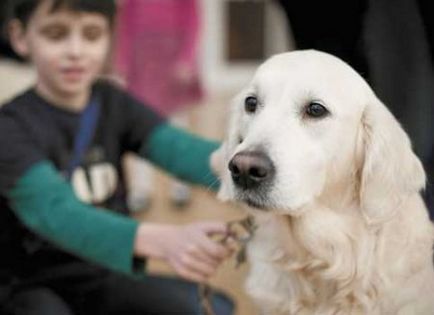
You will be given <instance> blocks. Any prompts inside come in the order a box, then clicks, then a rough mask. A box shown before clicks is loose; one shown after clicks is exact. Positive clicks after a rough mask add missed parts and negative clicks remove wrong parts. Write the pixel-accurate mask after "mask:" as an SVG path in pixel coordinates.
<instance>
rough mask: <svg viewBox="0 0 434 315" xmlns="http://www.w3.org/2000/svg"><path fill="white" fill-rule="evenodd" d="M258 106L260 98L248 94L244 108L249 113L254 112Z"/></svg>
mask: <svg viewBox="0 0 434 315" xmlns="http://www.w3.org/2000/svg"><path fill="white" fill-rule="evenodd" d="M257 107H258V99H257V98H256V97H254V96H248V97H247V98H246V99H245V100H244V108H245V110H246V112H248V113H254V112H255V111H256V108H257Z"/></svg>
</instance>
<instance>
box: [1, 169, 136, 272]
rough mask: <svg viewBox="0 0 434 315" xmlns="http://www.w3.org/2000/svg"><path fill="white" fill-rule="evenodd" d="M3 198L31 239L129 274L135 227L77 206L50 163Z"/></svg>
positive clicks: (27, 174)
mask: <svg viewBox="0 0 434 315" xmlns="http://www.w3.org/2000/svg"><path fill="white" fill-rule="evenodd" d="M8 197H9V200H10V204H11V207H12V208H13V211H15V213H16V215H17V216H18V218H19V219H20V220H21V221H22V222H23V224H25V225H26V226H27V227H28V228H29V229H31V230H33V231H34V232H36V233H37V234H39V235H41V236H42V237H44V238H46V239H48V240H50V241H51V242H53V243H54V244H56V245H57V246H59V247H61V248H63V249H64V250H67V251H69V252H71V253H73V254H76V255H77V256H80V257H82V258H84V259H87V260H89V261H92V262H95V263H98V264H100V265H102V266H104V267H107V268H110V269H113V270H116V271H122V272H125V273H130V272H132V268H133V244H134V238H135V234H136V230H137V225H138V223H137V222H136V221H135V220H133V219H131V218H128V217H125V216H122V215H119V214H116V213H113V212H108V211H104V210H103V209H98V208H95V207H93V206H90V205H87V204H84V203H82V202H81V201H79V200H78V199H77V198H76V196H75V194H74V192H73V190H72V187H71V186H70V185H69V184H68V183H67V182H66V181H65V180H63V178H62V177H61V176H60V174H58V172H57V171H56V170H55V168H54V167H53V165H52V164H51V163H49V162H46V161H43V162H39V163H37V164H35V165H34V166H32V167H31V168H30V169H29V170H28V171H26V172H25V174H24V175H23V176H22V177H21V178H20V179H19V180H18V182H17V183H16V184H15V186H14V188H13V189H12V191H11V192H10V194H9V196H8Z"/></svg>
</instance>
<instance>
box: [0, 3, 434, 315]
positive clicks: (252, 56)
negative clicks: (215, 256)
mask: <svg viewBox="0 0 434 315" xmlns="http://www.w3.org/2000/svg"><path fill="white" fill-rule="evenodd" d="M3 2H4V1H3V0H2V3H3ZM3 5H4V4H0V10H1V11H0V13H1V19H2V21H4V20H5V19H6V12H5V9H4V7H3ZM118 5H119V17H118V25H117V36H116V38H115V39H114V49H113V56H112V58H111V60H110V62H109V63H108V65H107V73H106V76H109V77H110V78H114V79H115V80H116V81H117V82H118V83H119V84H122V85H123V86H124V87H125V88H127V89H129V90H130V91H131V92H132V93H134V94H135V95H136V96H137V97H139V98H141V99H142V100H143V101H145V102H148V103H150V104H152V105H153V106H155V108H156V109H157V110H159V111H160V112H161V113H163V114H164V115H166V116H167V117H169V119H171V120H172V121H173V123H174V124H177V125H179V126H181V127H183V128H186V129H189V130H190V131H192V132H194V133H197V134H199V135H202V136H205V137H208V138H211V139H216V140H221V139H223V137H224V134H225V129H226V128H225V127H226V123H227V118H228V111H229V108H230V100H231V98H232V97H233V96H234V95H235V94H236V93H237V92H238V91H239V90H240V89H241V88H242V87H243V86H244V85H245V84H246V83H247V82H248V81H249V80H250V79H251V77H252V75H253V73H254V71H255V69H256V68H257V67H258V65H259V64H261V63H262V62H263V61H264V60H265V59H266V58H268V57H269V56H271V55H273V54H276V53H279V52H284V51H290V50H293V49H306V48H315V49H319V50H324V51H328V52H330V53H333V54H335V55H337V56H339V57H341V58H342V59H344V60H345V61H347V62H348V63H350V65H352V66H353V67H354V68H355V69H356V70H357V71H358V72H359V73H360V74H361V75H362V76H363V77H365V78H366V79H367V80H368V82H369V83H370V84H371V85H372V86H373V88H374V90H375V91H376V93H377V94H378V95H379V96H380V98H381V99H382V100H383V101H384V102H385V103H386V105H388V106H389V107H390V109H391V110H392V111H393V112H394V114H395V115H396V116H397V117H398V119H399V120H400V121H401V123H402V124H403V126H404V128H405V129H406V130H407V132H408V133H409V134H410V136H411V138H412V141H413V144H414V147H415V150H416V152H417V154H418V155H419V157H420V158H421V159H422V160H423V161H424V164H425V167H426V170H427V174H428V189H427V192H426V198H427V201H428V202H431V199H430V198H432V197H430V193H431V192H432V184H431V182H432V180H433V174H434V172H433V134H434V132H433V131H434V129H433V128H434V127H433V117H434V114H433V104H434V89H433V87H434V86H433V83H434V79H433V78H434V76H433V67H432V64H433V57H432V56H433V54H432V43H433V38H434V37H433V27H432V24H433V22H432V21H434V19H432V15H433V14H431V13H430V12H431V11H430V10H428V9H427V5H428V1H412V0H395V1H392V0H378V1H368V0H365V1H362V0H354V1H323V2H321V1H313V0H305V1H285V0H282V1H273V0H136V1H134V0H131V1H130V0H120V1H118ZM145 16H146V17H149V18H146V19H145V18H144V17H145ZM146 21H147V22H146ZM14 57H15V56H13V53H12V52H11V51H10V50H9V48H8V46H7V38H6V36H5V34H3V36H2V41H1V46H0V104H1V103H4V102H5V101H7V100H8V99H9V98H11V97H12V96H14V95H16V94H17V93H19V92H20V91H24V90H25V89H27V88H28V87H29V86H31V85H32V83H33V82H34V73H33V70H32V68H31V67H30V66H29V65H28V64H26V63H25V62H22V61H19V60H17V59H15V58H14ZM145 61H146V62H145ZM0 149H2V148H0ZM125 168H126V169H127V170H128V171H129V174H130V200H129V203H130V207H131V209H132V210H133V215H134V216H135V217H137V218H138V219H139V220H148V221H156V222H174V223H180V224H181V223H185V222H190V221H192V220H196V219H204V218H224V219H225V220H232V219H238V218H242V217H244V215H245V214H244V212H243V210H242V209H241V208H238V207H237V206H236V205H229V204H222V203H221V202H219V201H217V200H216V199H215V196H214V195H213V194H212V193H210V192H208V191H205V190H203V189H198V188H195V187H188V186H186V185H184V184H183V183H179V182H176V181H174V180H173V179H171V178H169V177H167V176H166V174H164V173H161V172H159V171H158V170H156V169H153V168H152V167H151V166H149V165H147V164H146V163H144V162H142V161H138V159H137V158H136V157H134V156H129V157H127V158H126V161H125ZM430 205H431V207H432V203H430ZM248 268H249V266H248V264H244V265H242V266H241V267H240V268H235V261H234V260H230V261H228V262H227V263H226V264H225V265H224V266H223V268H222V269H221V270H220V272H219V274H218V275H217V276H216V277H215V278H214V279H212V283H213V284H214V285H215V286H216V287H218V288H221V289H222V290H223V291H225V292H227V293H228V294H229V295H230V296H231V297H233V298H234V300H235V301H236V304H237V313H236V315H255V314H257V313H256V312H255V307H254V305H253V304H252V302H251V301H250V300H249V298H248V297H247V296H246V295H245V293H244V292H243V282H244V278H245V276H246V273H247V272H248ZM150 272H154V273H172V271H171V270H170V269H169V268H168V267H167V266H165V265H163V264H161V263H160V262H154V261H151V263H150Z"/></svg>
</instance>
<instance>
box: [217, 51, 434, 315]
mask: <svg viewBox="0 0 434 315" xmlns="http://www.w3.org/2000/svg"><path fill="white" fill-rule="evenodd" d="M213 160H214V163H215V164H216V163H217V164H219V163H220V170H221V173H220V177H221V181H222V187H221V190H220V192H219V195H220V197H221V198H222V199H226V200H234V201H237V202H241V203H242V204H245V205H246V206H247V208H248V211H249V212H250V213H251V214H252V215H253V216H254V217H255V219H256V223H257V225H258V228H257V231H256V233H255V235H254V237H253V240H252V241H251V242H250V243H249V245H248V251H247V254H248V260H249V263H250V265H251V270H250V273H249V276H248V278H247V281H246V290H247V292H248V293H249V294H250V295H251V296H252V298H253V300H254V301H255V302H256V303H257V305H258V307H259V308H260V309H261V311H262V314H267V315H269V314H271V315H276V314H279V315H280V314H285V315H289V314H308V315H329V314H330V315H331V314H340V315H353V314H366V315H388V314H390V315H404V314H408V315H425V314H427V315H428V314H434V269H433V262H432V261H433V260H432V254H433V253H432V247H433V240H434V229H433V226H432V223H431V222H430V220H429V217H428V213H427V209H426V206H425V205H424V203H423V200H422V199H421V197H420V191H421V190H422V189H423V188H424V185H425V174H424V170H423V167H422V165H421V163H420V161H419V159H418V158H417V157H416V156H415V154H414V153H413V151H412V149H411V144H410V141H409V138H408V136H407V135H406V133H405V132H404V130H403V129H402V128H401V126H400V125H399V123H398V122H397V120H396V119H395V118H394V116H393V115H392V114H391V113H390V112H389V111H388V109H387V108H386V107H385V106H384V105H383V104H382V103H381V101H380V100H379V99H378V98H377V97H376V96H375V94H374V93H373V91H372V90H371V88H370V87H369V86H368V84H367V83H366V82H365V81H364V80H363V79H362V78H361V76H359V75H358V74H357V73H356V72H355V71H354V70H353V69H352V68H351V67H350V66H348V65H347V64H346V63H344V62H343V61H341V60H340V59H338V58H336V57H334V56H331V55H329V54H326V53H322V52H318V51H314V50H306V51H293V52H289V53H283V54H280V55H276V56H273V57H272V58H270V59H269V60H267V61H266V62H265V63H264V64H263V65H261V66H260V67H259V69H258V70H257V72H256V74H255V75H254V78H253V80H252V81H251V82H250V84H249V85H248V86H247V87H246V88H245V89H244V90H243V91H242V92H241V93H239V95H238V96H236V97H235V99H234V104H233V108H232V113H231V121H230V126H229V128H228V134H227V139H226V141H225V144H224V145H223V146H222V148H221V149H220V150H219V152H218V153H217V154H216V155H215V156H214V159H213ZM223 165H224V167H222V166H223ZM217 168H218V166H217Z"/></svg>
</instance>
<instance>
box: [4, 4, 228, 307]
mask: <svg viewBox="0 0 434 315" xmlns="http://www.w3.org/2000/svg"><path fill="white" fill-rule="evenodd" d="M10 4H11V12H12V20H11V22H10V24H9V30H10V39H11V43H12V45H13V47H14V50H15V51H16V52H17V53H18V54H19V55H20V56H22V57H23V58H26V59H29V60H30V61H31V62H32V63H33V65H34V67H35V69H36V73H37V79H36V84H35V86H34V87H33V88H31V89H29V90H27V91H26V92H24V93H22V94H21V95H18V96H17V97H15V98H14V99H13V100H11V101H10V102H8V103H7V104H5V105H4V106H2V107H1V109H0V148H1V149H0V245H1V246H2V248H3V253H2V258H1V259H0V312H1V313H2V314H13V315H15V314H20V315H21V314H32V315H34V314H44V315H50V314H56V315H66V314H68V315H70V314H92V315H95V314H104V315H108V314H119V315H120V314H122V315H126V314H200V309H199V304H198V301H197V292H196V289H197V285H196V284H194V282H205V281H206V280H207V279H208V278H209V277H210V276H212V275H213V274H214V273H215V272H216V270H217V268H218V267H219V265H220V264H221V263H222V261H223V260H224V259H226V258H227V257H228V256H229V255H230V254H231V249H230V248H229V247H227V246H224V245H222V244H219V243H218V242H216V241H214V240H213V239H212V237H213V236H221V237H223V236H225V235H227V233H228V231H227V229H226V225H225V223H224V222H221V221H206V222H204V221H200V222H195V223H191V224H187V225H182V226H180V225H170V224H160V223H158V224H157V223H146V222H137V221H135V220H134V219H132V218H130V217H128V208H127V206H126V201H125V196H126V190H125V185H124V181H125V178H124V174H123V172H122V168H121V158H122V156H123V155H124V154H125V153H127V152H134V153H136V154H138V155H140V156H141V157H143V158H145V159H147V160H149V161H151V162H152V163H153V164H155V165H157V166H158V167H160V168H162V169H164V170H166V171H167V172H169V173H170V174H172V175H174V176H177V177H179V178H181V179H183V180H186V181H189V182H191V183H194V184H198V185H203V186H205V187H208V188H209V187H212V185H213V184H215V183H216V178H215V177H214V175H213V174H212V171H211V169H210V166H209V157H210V154H211V153H212V152H213V151H214V150H215V149H216V148H217V147H218V143H214V142H212V141H208V140H205V139H202V138H200V137H197V136H194V135H193V134H190V133H187V132H185V131H182V130H180V129H177V128H174V127H172V126H170V125H169V124H168V123H167V121H166V120H165V119H164V118H162V117H161V116H160V115H159V114H157V113H156V112H155V111H153V110H152V109H151V108H150V107H148V106H144V104H142V102H140V101H138V100H137V99H135V98H134V97H133V96H131V95H130V94H128V93H126V92H124V91H123V90H121V89H119V88H117V87H116V86H114V85H112V84H110V83H108V82H105V81H102V80H99V79H98V77H99V74H100V73H101V70H102V69H103V67H104V64H105V62H106V58H107V55H108V52H109V48H110V39H111V37H112V30H113V21H114V16H115V4H114V2H113V1H110V0H97V1H96V0H14V1H11V2H10ZM109 209H110V210H109ZM147 258H156V259H161V260H163V261H165V262H167V263H168V264H169V265H171V266H172V267H173V269H174V270H175V271H176V272H177V274H178V275H179V276H180V277H181V278H183V280H181V279H172V278H163V277H155V276H151V275H141V273H142V271H143V269H142V267H143V264H144V263H145V262H146V259H147ZM212 302H213V305H214V307H215V311H216V313H217V314H219V315H226V314H231V313H232V309H233V305H232V302H231V301H230V299H228V298H227V297H226V296H224V295H223V294H216V295H214V299H213V301H212Z"/></svg>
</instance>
